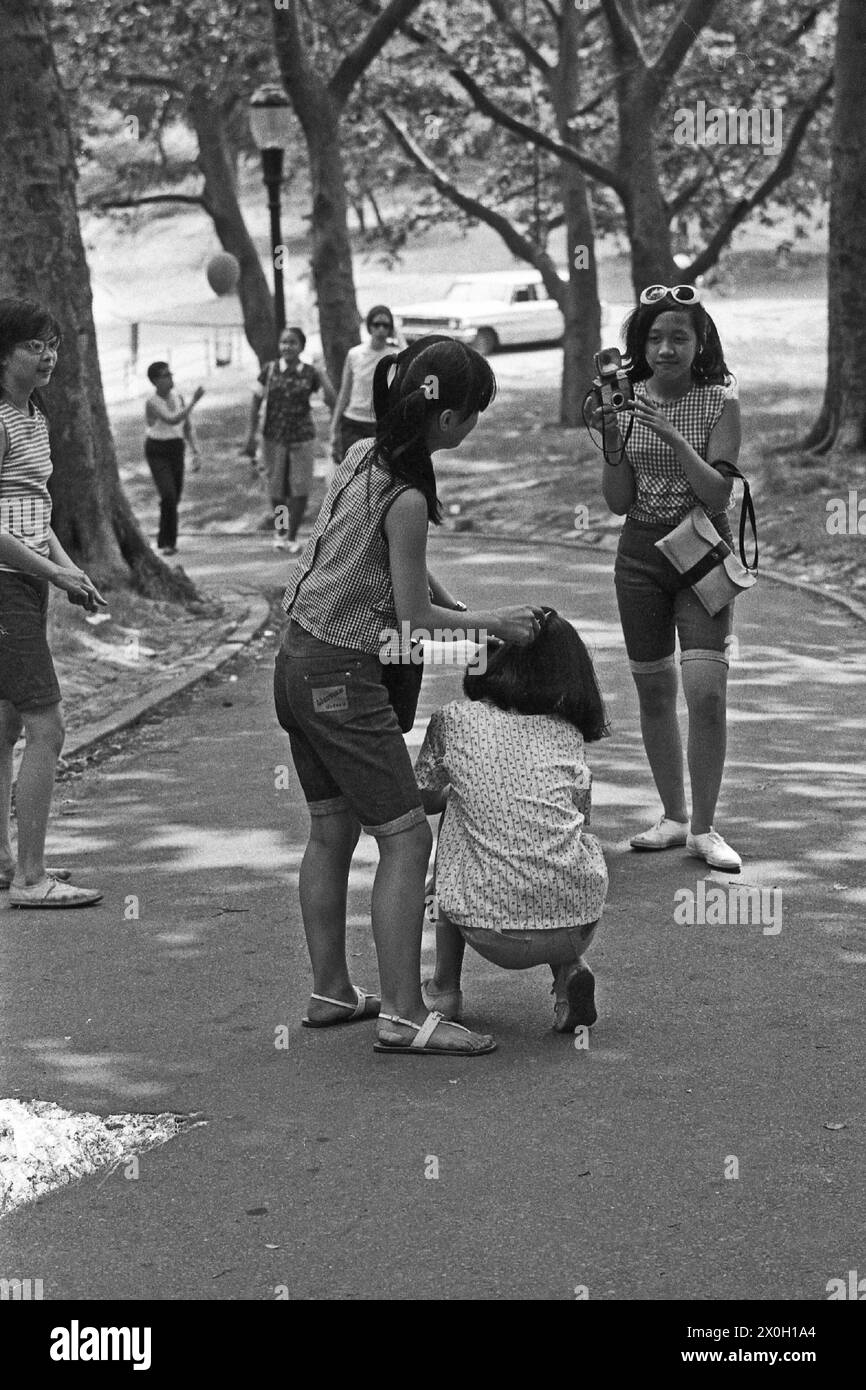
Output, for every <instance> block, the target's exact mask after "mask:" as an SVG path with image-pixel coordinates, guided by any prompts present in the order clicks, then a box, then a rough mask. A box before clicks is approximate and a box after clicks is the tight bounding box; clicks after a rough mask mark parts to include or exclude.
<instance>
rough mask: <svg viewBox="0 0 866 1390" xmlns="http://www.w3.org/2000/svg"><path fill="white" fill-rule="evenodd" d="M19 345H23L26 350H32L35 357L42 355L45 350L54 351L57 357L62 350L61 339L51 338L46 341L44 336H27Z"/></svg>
mask: <svg viewBox="0 0 866 1390" xmlns="http://www.w3.org/2000/svg"><path fill="white" fill-rule="evenodd" d="M18 346H19V347H23V348H24V350H25V351H26V352H32V353H33V355H34V357H41V356H42V354H43V352H53V353H54V356H55V357H56V356H57V354H58V352H59V351H60V339H59V338H49V339H48V340H47V341H46V340H45V339H43V338H27V339H26V340H25V341H24V342H23V343H19V344H18Z"/></svg>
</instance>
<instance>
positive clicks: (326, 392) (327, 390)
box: [316, 367, 343, 425]
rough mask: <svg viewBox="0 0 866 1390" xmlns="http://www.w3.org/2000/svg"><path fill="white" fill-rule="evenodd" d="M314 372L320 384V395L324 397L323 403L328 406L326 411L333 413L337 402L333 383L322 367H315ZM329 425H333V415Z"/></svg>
mask: <svg viewBox="0 0 866 1390" xmlns="http://www.w3.org/2000/svg"><path fill="white" fill-rule="evenodd" d="M316 371H317V372H318V373H319V380H320V381H321V383H322V395H323V396H324V397H325V402H326V404H327V406H328V409H329V410H330V411H331V412H333V410H334V408H335V405H336V402H337V393H336V391H335V390H334V383H333V382H332V381H331V378H330V377H329V376H328V373H327V372H326V371H325V369H324V367H317V368H316ZM342 389H343V388H342V386H341V387H340V390H342ZM331 424H332V425H333V413H332V415H331Z"/></svg>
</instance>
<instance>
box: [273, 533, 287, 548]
mask: <svg viewBox="0 0 866 1390" xmlns="http://www.w3.org/2000/svg"><path fill="white" fill-rule="evenodd" d="M271 547H272V549H274V550H288V549H289V542H288V541H287V540H286V537H285V536H274V539H273V540H272V541H271Z"/></svg>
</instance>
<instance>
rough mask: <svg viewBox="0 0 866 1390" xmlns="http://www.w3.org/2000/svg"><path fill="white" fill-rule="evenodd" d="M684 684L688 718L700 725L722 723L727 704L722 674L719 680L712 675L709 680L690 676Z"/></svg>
mask: <svg viewBox="0 0 866 1390" xmlns="http://www.w3.org/2000/svg"><path fill="white" fill-rule="evenodd" d="M714 664H718V663H714ZM684 683H685V687H686V690H685V695H686V704H687V705H688V709H689V716H690V718H692V719H695V720H699V721H700V722H701V723H702V724H720V723H724V719H725V710H726V704H727V698H726V696H727V692H726V683H725V678H724V673H723V674H722V677H721V678H718V677H716V676H715V673H713V676H712V677H710V678H709V679H699V680H695V679H694V677H693V676H690V677H689V678H688V679H687V680H686V681H685V682H684Z"/></svg>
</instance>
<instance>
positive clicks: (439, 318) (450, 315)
mask: <svg viewBox="0 0 866 1390" xmlns="http://www.w3.org/2000/svg"><path fill="white" fill-rule="evenodd" d="M394 312H395V314H396V316H397V319H398V320H399V321H400V325H401V327H402V330H403V336H404V337H405V339H406V341H407V342H409V343H413V342H416V341H417V339H418V338H423V337H424V335H425V334H427V333H447V334H448V336H449V337H451V338H457V339H458V340H459V341H460V342H461V343H468V344H469V346H470V347H474V348H477V349H478V351H479V352H483V353H484V354H485V356H486V355H487V354H488V353H491V352H495V351H496V349H497V348H499V347H513V346H515V345H516V344H518V343H555V342H558V341H559V339H560V338H561V337H562V330H563V320H562V314H561V312H560V309H559V305H558V304H557V302H556V300H555V299H550V298H549V297H548V293H547V290H546V289H545V288H544V283H543V281H542V279H541V276H540V274H539V273H538V271H537V270H502V271H495V272H492V273H488V274H485V275H461V277H460V279H459V280H455V281H454V284H453V285H452V286H451V288H450V289H449V290H448V293H447V294H446V295H445V297H444V299H435V300H430V301H429V302H428V303H425V304H408V305H406V307H405V308H402V309H396V310H395V311H394Z"/></svg>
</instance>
